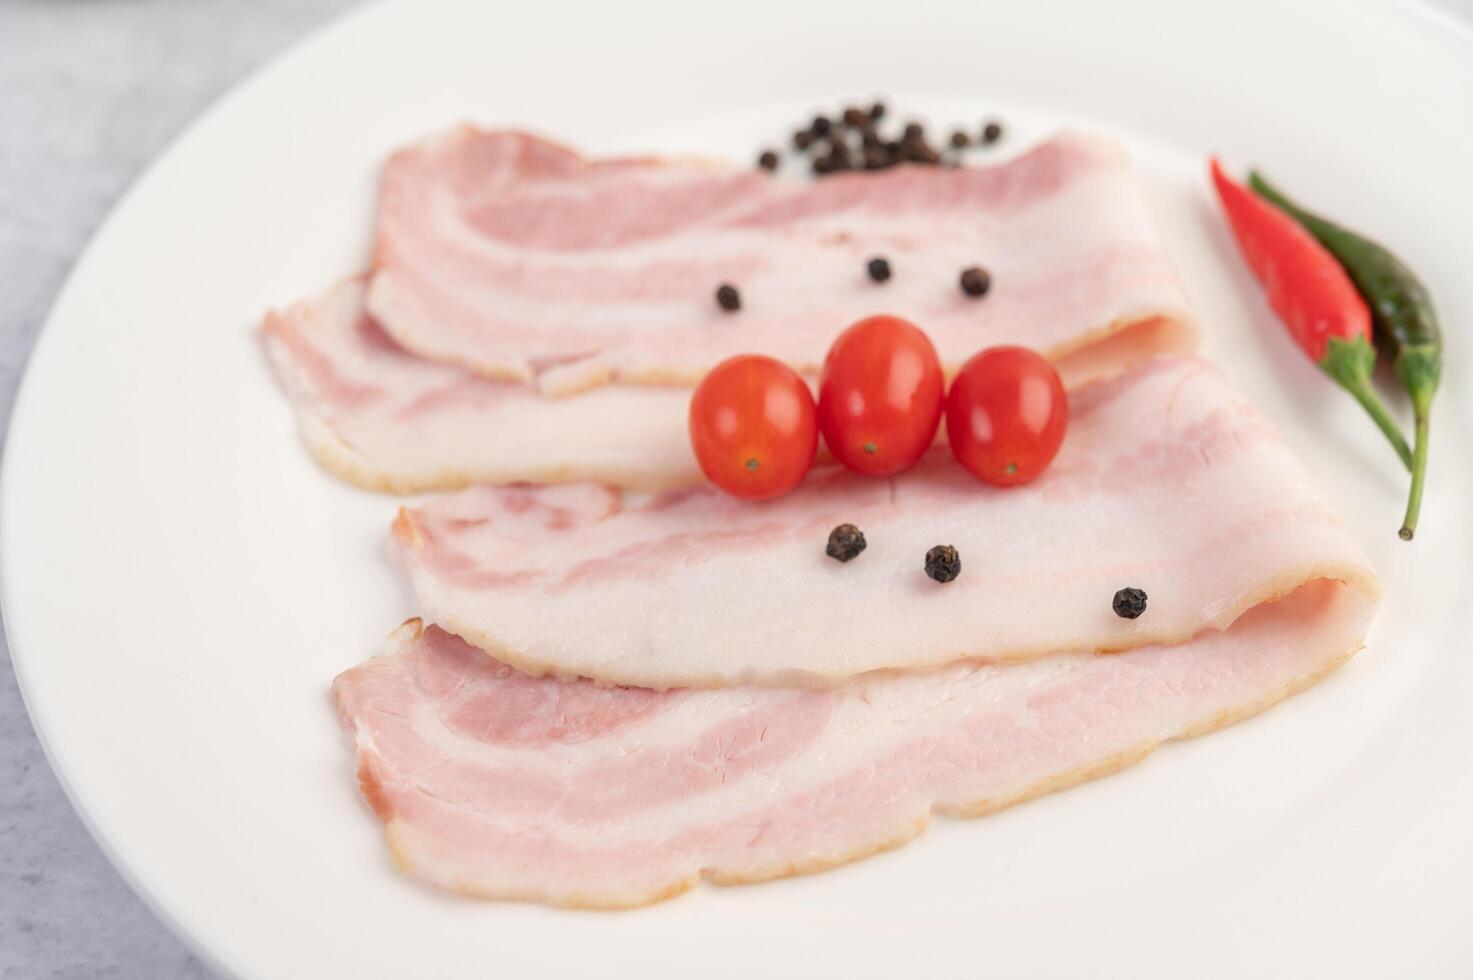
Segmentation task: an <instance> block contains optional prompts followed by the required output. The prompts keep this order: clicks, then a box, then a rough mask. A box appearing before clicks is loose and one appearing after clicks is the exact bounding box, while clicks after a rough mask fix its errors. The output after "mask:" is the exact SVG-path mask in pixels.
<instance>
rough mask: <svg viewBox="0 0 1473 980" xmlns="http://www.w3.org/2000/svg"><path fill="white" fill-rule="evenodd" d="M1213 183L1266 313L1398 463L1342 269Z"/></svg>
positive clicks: (1265, 211)
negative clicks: (1358, 411) (1360, 411)
mask: <svg viewBox="0 0 1473 980" xmlns="http://www.w3.org/2000/svg"><path fill="white" fill-rule="evenodd" d="M1211 163H1212V183H1213V184H1214V185H1215V186H1216V188H1217V198H1218V200H1219V201H1221V202H1222V209H1223V210H1224V211H1225V212H1227V217H1228V223H1229V224H1231V225H1232V228H1233V235H1234V236H1235V237H1236V238H1237V240H1238V248H1239V249H1241V250H1242V252H1243V258H1244V259H1246V260H1247V262H1248V267H1249V268H1250V269H1252V270H1253V274H1254V275H1255V276H1257V277H1258V281H1259V282H1261V283H1263V286H1264V288H1265V289H1266V290H1267V291H1268V301H1269V305H1270V306H1272V307H1273V308H1274V312H1275V313H1277V314H1278V315H1279V319H1281V320H1283V321H1284V324H1285V325H1286V326H1288V328H1289V333H1290V334H1292V335H1293V337H1294V340H1295V341H1296V342H1297V343H1298V344H1299V346H1300V347H1302V348H1303V349H1304V351H1305V353H1307V354H1308V355H1309V356H1310V359H1311V360H1313V361H1314V362H1315V363H1316V364H1318V365H1319V366H1320V368H1321V369H1323V370H1324V372H1325V373H1326V374H1328V375H1329V376H1330V377H1331V378H1333V379H1334V380H1335V382H1336V383H1337V384H1339V385H1340V387H1342V388H1344V389H1345V390H1346V391H1348V392H1350V394H1351V395H1353V396H1354V397H1355V400H1356V401H1358V402H1360V404H1361V406H1362V407H1363V408H1365V410H1366V412H1367V413H1369V414H1370V416H1371V419H1372V420H1373V421H1374V422H1375V423H1376V425H1377V426H1379V427H1380V429H1381V431H1382V433H1384V434H1385V436H1386V438H1387V439H1388V440H1389V441H1390V442H1391V446H1392V448H1393V449H1395V450H1396V453H1397V455H1398V456H1400V457H1401V460H1402V462H1403V463H1405V464H1407V465H1408V466H1410V465H1411V460H1412V453H1411V450H1410V449H1409V448H1408V447H1407V442H1406V439H1405V438H1404V437H1403V436H1402V434H1401V430H1400V429H1399V428H1397V425H1396V422H1395V420H1393V419H1392V418H1391V416H1390V414H1389V413H1388V412H1387V411H1386V406H1384V405H1382V404H1381V400H1380V398H1378V397H1377V395H1376V392H1375V390H1374V389H1372V387H1371V369H1372V368H1374V367H1375V366H1376V348H1375V347H1373V346H1372V345H1371V311H1370V310H1369V309H1368V308H1367V307H1366V303H1365V300H1363V299H1361V296H1360V293H1359V292H1357V291H1356V288H1355V283H1353V282H1351V281H1350V277H1349V276H1348V275H1346V273H1345V270H1344V269H1343V268H1342V267H1341V265H1340V263H1339V261H1337V260H1336V258H1335V257H1334V256H1333V255H1331V254H1330V252H1329V251H1328V250H1327V249H1326V248H1325V247H1324V246H1323V245H1321V244H1320V243H1319V242H1318V241H1316V240H1315V238H1314V236H1313V235H1311V234H1310V233H1309V232H1307V231H1305V230H1304V228H1302V227H1301V226H1300V225H1299V223H1298V222H1296V221H1295V220H1294V219H1293V218H1291V217H1290V216H1289V215H1287V214H1285V213H1284V212H1282V211H1280V210H1279V209H1278V208H1276V207H1274V206H1273V205H1272V204H1270V203H1269V202H1267V201H1265V200H1264V199H1263V198H1261V197H1259V196H1258V195H1256V194H1254V193H1253V192H1252V191H1250V190H1248V188H1246V187H1244V186H1243V185H1241V184H1239V183H1236V182H1235V181H1233V180H1232V179H1231V178H1229V177H1228V176H1227V175H1226V174H1224V173H1223V172H1222V167H1221V166H1220V165H1219V164H1218V162H1217V160H1216V159H1215V158H1214V159H1213V160H1212V161H1211Z"/></svg>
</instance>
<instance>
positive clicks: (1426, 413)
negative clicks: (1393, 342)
mask: <svg viewBox="0 0 1473 980" xmlns="http://www.w3.org/2000/svg"><path fill="white" fill-rule="evenodd" d="M1441 369H1442V360H1441V357H1440V354H1439V351H1438V350H1437V349H1436V347H1435V346H1433V345H1430V344H1418V345H1413V346H1408V347H1406V348H1404V349H1403V350H1402V352H1401V354H1400V355H1399V356H1398V357H1397V359H1396V373H1397V376H1398V377H1399V378H1400V380H1401V383H1402V386H1403V387H1405V388H1406V390H1407V391H1408V392H1409V393H1410V394H1411V396H1412V412H1413V413H1414V415H1415V416H1416V450H1415V452H1414V453H1413V454H1412V489H1411V492H1410V493H1408V494H1407V512H1406V517H1405V518H1403V519H1402V522H1401V538H1402V540H1403V541H1410V540H1411V539H1412V535H1414V534H1415V533H1416V532H1417V515H1418V514H1419V513H1420V511H1421V510H1422V483H1423V480H1424V479H1425V478H1426V476H1427V429H1428V420H1429V417H1430V416H1431V414H1432V396H1433V395H1434V394H1435V393H1436V391H1437V383H1438V381H1439V380H1440V378H1439V376H1440V375H1441V373H1442V370H1441Z"/></svg>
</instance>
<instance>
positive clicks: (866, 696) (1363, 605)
mask: <svg viewBox="0 0 1473 980" xmlns="http://www.w3.org/2000/svg"><path fill="white" fill-rule="evenodd" d="M1371 607H1372V603H1371V602H1370V600H1369V599H1368V598H1367V597H1366V596H1365V595H1364V594H1363V593H1362V592H1360V591H1359V590H1356V589H1353V588H1350V587H1347V586H1344V585H1341V584H1338V583H1334V582H1329V581H1324V580H1320V581H1315V582H1312V583H1310V584H1307V585H1305V586H1303V587H1301V588H1300V589H1298V590H1297V591H1295V592H1293V593H1292V594H1290V595H1289V596H1287V597H1286V598H1283V599H1280V600H1279V601H1277V602H1274V603H1271V604H1268V605H1265V606H1261V607H1258V608H1256V609H1253V610H1252V611H1250V612H1248V613H1247V614H1245V615H1244V616H1242V617H1241V618H1240V619H1238V620H1237V622H1235V623H1234V624H1233V625H1232V627H1231V628H1229V629H1228V630H1226V631H1225V632H1216V631H1208V632H1205V633H1203V634H1202V635H1200V636H1198V637H1197V638H1196V639H1194V640H1192V641H1191V642H1190V643H1187V644H1185V645H1183V646H1178V647H1170V648H1163V647H1155V646H1152V647H1143V648H1139V649H1136V650H1133V651H1131V652H1130V653H1126V654H1120V655H1118V656H1091V655H1085V654H1072V655H1071V654H1065V655H1057V656H1051V657H1046V658H1042V659H1038V660H1034V661H1032V662H1031V663H1028V664H1022V665H1015V666H1008V667H996V666H991V667H989V666H975V665H972V666H968V665H953V666H951V667H948V668H946V669H944V670H941V671H938V672H934V673H921V674H900V675H877V676H871V677H868V678H864V679H861V680H859V681H856V682H854V683H853V684H851V685H849V686H847V687H843V688H840V689H837V690H829V691H814V690H806V691H805V690H785V689H775V688H723V689H720V690H711V691H668V692H664V693H657V692H653V691H647V690H641V689H637V688H617V687H614V688H611V687H602V686H598V685H595V684H593V683H591V682H588V681H559V680H554V679H551V678H543V679H534V678H531V677H528V676H527V675H525V674H521V673H518V672H517V671H515V670H513V669H512V668H511V667H508V666H505V665H503V664H500V663H498V662H496V661H495V660H492V659H491V658H489V657H487V656H485V655H484V654H483V653H482V652H481V651H479V650H477V649H475V648H473V647H470V646H468V645H466V644H465V643H463V642H462V641H460V640H459V639H457V638H455V637H453V636H451V635H450V634H448V633H444V632H441V631H440V630H438V629H436V628H433V627H431V628H429V629H427V630H424V631H422V632H421V630H420V628H419V625H418V622H417V621H411V623H409V624H406V625H405V626H404V627H402V628H401V629H400V630H399V631H398V632H396V633H395V634H394V635H393V636H392V637H391V638H390V642H389V649H388V652H387V653H386V654H385V655H384V656H381V657H378V658H376V659H374V660H370V661H368V662H367V663H365V664H363V665H361V666H359V667H356V668H354V669H352V670H350V671H348V672H346V673H344V674H343V675H341V676H340V677H339V678H338V679H337V682H336V683H335V685H334V688H333V690H334V693H335V696H336V700H337V704H338V709H339V711H340V713H341V715H342V718H343V721H344V723H345V724H346V725H347V727H348V728H349V730H350V731H351V732H352V735H353V739H354V741H355V743H356V748H357V754H358V777H359V783H360V785H361V787H362V790H363V794H364V796H365V797H366V798H367V799H368V801H369V803H370V804H371V805H372V806H373V809H374V810H375V811H376V812H377V814H378V815H379V817H380V818H382V820H383V821H384V824H385V834H386V836H387V839H388V843H389V846H390V848H391V850H392V852H393V854H394V856H395V858H396V860H397V862H398V864H399V866H400V868H401V869H403V870H404V871H405V872H407V873H408V874H411V875H413V876H415V877H417V878H420V879H423V880H425V881H427V882H431V883H433V884H435V885H438V886H441V887H443V888H448V889H451V890H454V891H457V892H462V893H465V894H468V895H475V896H483V897H488V898H507V899H522V900H531V901H541V902H547V903H550V904H553V905H565V906H581V907H624V906H632V905H640V904H644V903H647V902H653V901H658V900H660V899H663V898H669V897H671V896H673V895H676V894H678V893H680V892H681V891H683V890H685V889H686V888H689V887H690V886H691V885H693V884H694V883H695V882H696V881H698V880H699V879H700V878H702V877H704V878H707V879H709V880H711V881H714V882H720V883H736V882H748V881H757V880H760V879H764V878H775V877H779V876H782V875H787V874H794V873H798V872H808V871H817V870H821V869H824V868H828V867H832V866H833V865H836V864H840V863H842V862H844V861H849V860H854V859H857V858H861V857H865V856H867V855H870V854H874V853H875V852H877V851H882V850H885V849H887V848H891V847H895V846H897V845H899V844H902V843H904V842H906V841H907V840H909V839H910V838H911V837H913V836H915V835H916V834H917V833H919V832H920V831H921V830H923V829H924V828H925V827H926V825H927V823H928V821H929V820H930V816H931V814H932V813H933V812H940V813H946V814H952V815H958V816H976V815H980V814H983V813H987V812H989V811H992V810H995V809H998V808H999V807H1003V806H1006V805H1008V804H1010V803H1016V802H1019V801H1022V800H1026V799H1028V798H1030V797H1034V796H1038V795H1040V794H1043V793H1046V792H1049V791H1052V790H1055V789H1061V788H1064V787H1067V786H1072V785H1074V784H1076V783H1080V782H1083V781H1084V780H1086V779H1091V778H1093V777H1095V776H1099V775H1103V774H1105V773H1108V772H1111V771H1114V770H1116V769H1119V768H1122V767H1123V766H1125V765H1128V764H1129V763H1131V762H1134V761H1136V760H1138V759H1140V758H1142V757H1144V756H1145V755H1146V754H1147V753H1149V752H1150V751H1151V750H1152V749H1154V748H1155V747H1156V746H1157V745H1158V744H1159V743H1161V742H1162V741H1164V740H1166V739H1170V738H1178V737H1182V736H1187V735H1196V734H1199V733H1202V732H1206V731H1210V730H1212V729H1214V728H1218V727H1220V726H1222V725H1226V724H1229V723H1231V722H1233V721H1237V720H1238V719H1240V718H1244V717H1247V716H1248V715H1251V714H1253V713H1255V712H1257V711H1261V710H1262V709H1264V708H1266V707H1268V706H1269V705H1271V704H1273V703H1274V702H1275V701H1277V700H1279V699H1280V698H1282V697H1284V696H1285V695H1287V694H1290V693H1293V692H1294V691H1297V690H1299V689H1301V688H1303V687H1305V686H1307V685H1309V684H1310V683H1312V682H1313V681H1315V680H1316V679H1318V678H1319V677H1320V676H1322V675H1323V674H1325V673H1327V672H1328V671H1329V670H1330V669H1332V668H1334V667H1335V666H1337V665H1339V664H1340V663H1341V662H1342V661H1343V660H1345V659H1346V658H1347V657H1348V656H1349V655H1350V654H1351V653H1353V652H1354V651H1355V650H1356V649H1358V648H1359V647H1360V644H1361V638H1362V636H1363V635H1364V630H1365V626H1366V623H1367V621H1368V618H1369V615H1370V612H1371Z"/></svg>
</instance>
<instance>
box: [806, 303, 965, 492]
mask: <svg viewBox="0 0 1473 980" xmlns="http://www.w3.org/2000/svg"><path fill="white" fill-rule="evenodd" d="M945 392H946V381H945V379H944V378H943V377H942V374H941V361H940V360H939V359H938V358H937V357H936V348H935V347H933V346H932V345H931V341H930V339H929V338H928V337H927V336H926V335H925V334H924V333H922V332H921V330H920V328H919V327H917V326H916V325H915V324H913V323H910V322H908V321H906V320H902V319H900V318H899V317H893V316H872V317H869V318H868V319H865V320H860V321H859V322H858V323H856V324H854V325H853V326H851V327H849V329H847V330H845V331H844V332H843V333H841V334H839V338H838V339H837V340H835V341H834V345H833V346H832V347H830V348H829V353H828V357H827V358H825V359H824V364H823V376H822V378H821V380H820V381H819V386H818V424H819V428H820V429H821V430H822V431H823V441H824V444H825V445H827V446H828V447H829V452H831V453H833V454H834V458H835V459H837V460H838V461H839V462H841V463H843V464H844V465H845V466H847V467H849V468H850V469H851V470H854V471H855V472H856V473H863V474H865V475H866V476H890V475H892V474H895V473H899V472H901V471H902V470H906V469H909V468H910V466H911V465H912V464H914V463H915V461H916V460H917V459H919V458H920V457H921V454H922V453H924V452H925V451H926V450H927V449H928V448H930V445H931V443H932V442H934V441H935V439H936V429H937V428H938V427H939V426H940V424H941V409H942V403H943V401H944V399H945Z"/></svg>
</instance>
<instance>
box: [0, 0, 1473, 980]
mask: <svg viewBox="0 0 1473 980" xmlns="http://www.w3.org/2000/svg"><path fill="white" fill-rule="evenodd" d="M355 2H356V0H0V287H3V288H0V431H3V430H4V428H5V426H6V424H7V423H8V421H9V417H10V407H11V403H12V401H13V399H14V394H15V385H16V381H17V379H18V378H19V375H20V371H21V368H22V365H23V364H24V362H25V359H26V356H27V354H28V353H29V351H30V348H31V344H32V342H33V340H34V339H35V336H36V331H37V330H38V329H39V328H40V325H41V322H42V320H43V319H44V317H45V314H46V311H47V309H48V308H49V307H50V305H51V302H52V299H53V297H54V296H55V294H56V291H57V289H58V288H60V286H61V282H62V279H63V278H64V276H65V275H66V273H67V270H68V269H69V268H70V267H71V264H72V262H73V261H74V260H75V258H76V256H77V254H78V252H79V251H80V250H81V248H82V246H83V245H84V244H85V243H86V241H87V239H88V237H89V236H90V235H91V234H92V232H93V230H94V229H95V228H96V226H97V224H98V222H99V221H101V220H102V218H103V216H104V215H105V214H106V213H107V210H108V208H109V207H110V206H111V205H112V203H113V202H114V201H115V200H116V199H117V197H118V195H119V194H121V193H122V191H123V190H124V189H125V188H126V187H127V185H128V183H129V182H130V181H131V180H132V178H133V177H134V176H135V175H136V174H137V172H138V171H139V170H140V169H141V168H142V167H143V165H144V164H145V163H147V161H148V160H149V159H150V158H151V157H153V156H154V155H155V154H156V153H158V151H159V150H160V149H162V148H163V146H164V145H165V144H166V143H167V142H168V140H169V139H170V138H171V137H173V136H174V135H175V134H176V133H177V132H179V131H180V130H181V129H182V128H183V127H184V126H185V125H186V124H187V123H188V122H189V120H190V119H191V118H193V117H194V116H195V115H196V114H197V113H198V112H199V111H200V110H201V109H203V108H204V107H205V105H207V104H208V103H209V102H210V100H211V99H213V98H214V97H215V96H216V95H217V94H219V93H220V92H222V91H224V90H225V89H226V88H228V87H229V86H230V85H231V84H232V83H233V82H235V81H236V80H237V79H239V78H240V77H241V76H243V75H244V74H245V73H246V72H247V71H248V70H250V69H251V68H252V67H254V66H255V65H257V64H258V63H260V62H262V61H264V60H266V59H267V58H269V57H270V56H271V55H273V54H275V53H276V52H278V51H279V50H281V49H282V48H283V47H284V46H286V45H287V44H288V43H290V42H291V41H293V40H294V39H296V38H297V37H299V36H300V35H302V34H304V33H306V32H307V31H308V30H310V29H311V28H313V27H315V26H316V25H318V24H320V23H322V22H324V21H326V20H328V19H330V18H331V17H332V16H333V15H334V14H336V13H338V12H340V11H342V10H344V9H346V8H348V7H350V6H353V5H354V3H355ZM1436 3H1437V5H1438V6H1441V7H1444V8H1445V9H1448V10H1450V11H1452V12H1454V13H1456V14H1458V15H1460V16H1462V17H1464V18H1466V19H1468V20H1470V21H1473V0H1436ZM0 659H3V665H0V978H4V980H10V978H25V980H30V978H42V977H48V978H50V977H55V978H102V977H119V978H135V977H137V978H150V980H154V978H156V980H171V978H197V977H207V976H209V975H210V971H209V970H208V968H206V967H205V966H204V965H203V964H201V963H200V962H199V961H198V960H197V959H195V958H194V957H193V956H192V955H191V954H190V953H189V952H188V950H186V949H185V948H184V946H183V945H182V944H181V943H180V942H179V940H177V939H176V938H174V937H173V936H172V935H170V934H169V932H168V931H167V930H166V929H165V928H164V927H163V926H162V925H161V924H160V923H159V922H158V921H157V920H156V919H155V918H154V917H153V915H152V914H151V913H150V912H149V911H148V909H147V908H145V907H144V906H143V904H142V903H141V902H140V901H139V900H138V898H137V897H136V896H134V895H133V894H132V892H130V891H129V889H128V886H127V885H126V884H124V882H123V881H122V879H121V878H120V877H119V876H118V874H117V872H115V871H114V870H113V869H112V867H111V866H110V865H109V864H108V862H107V859H106V858H104V857H103V855H102V852H101V851H100V850H99V849H98V847H97V845H96V844H95V843H94V842H93V841H92V839H91V838H90V837H89V836H88V835H87V832H86V830H85V829H84V828H83V827H82V824H81V822H80V821H79V820H78V818H77V816H76V814H74V813H73V812H72V809H71V807H70V806H69V805H68V803H67V801H66V799H65V797H64V796H63V795H62V791H61V787H60V786H59V785H58V784H57V781H56V778H55V776H54V775H53V774H52V772H51V769H50V767H49V766H48V765H47V763H46V760H45V758H44V757H43V756H42V754H41V749H40V746H39V745H38V744H37V743H36V738H35V735H34V733H33V732H32V730H31V725H30V721H29V720H28V719H27V717H26V714H25V711H24V709H23V707H22V705H21V700H20V695H19V693H18V692H17V690H16V685H15V677H14V675H13V674H12V673H11V670H10V666H9V665H10V658H9V652H8V651H7V650H5V649H4V647H3V640H0Z"/></svg>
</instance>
